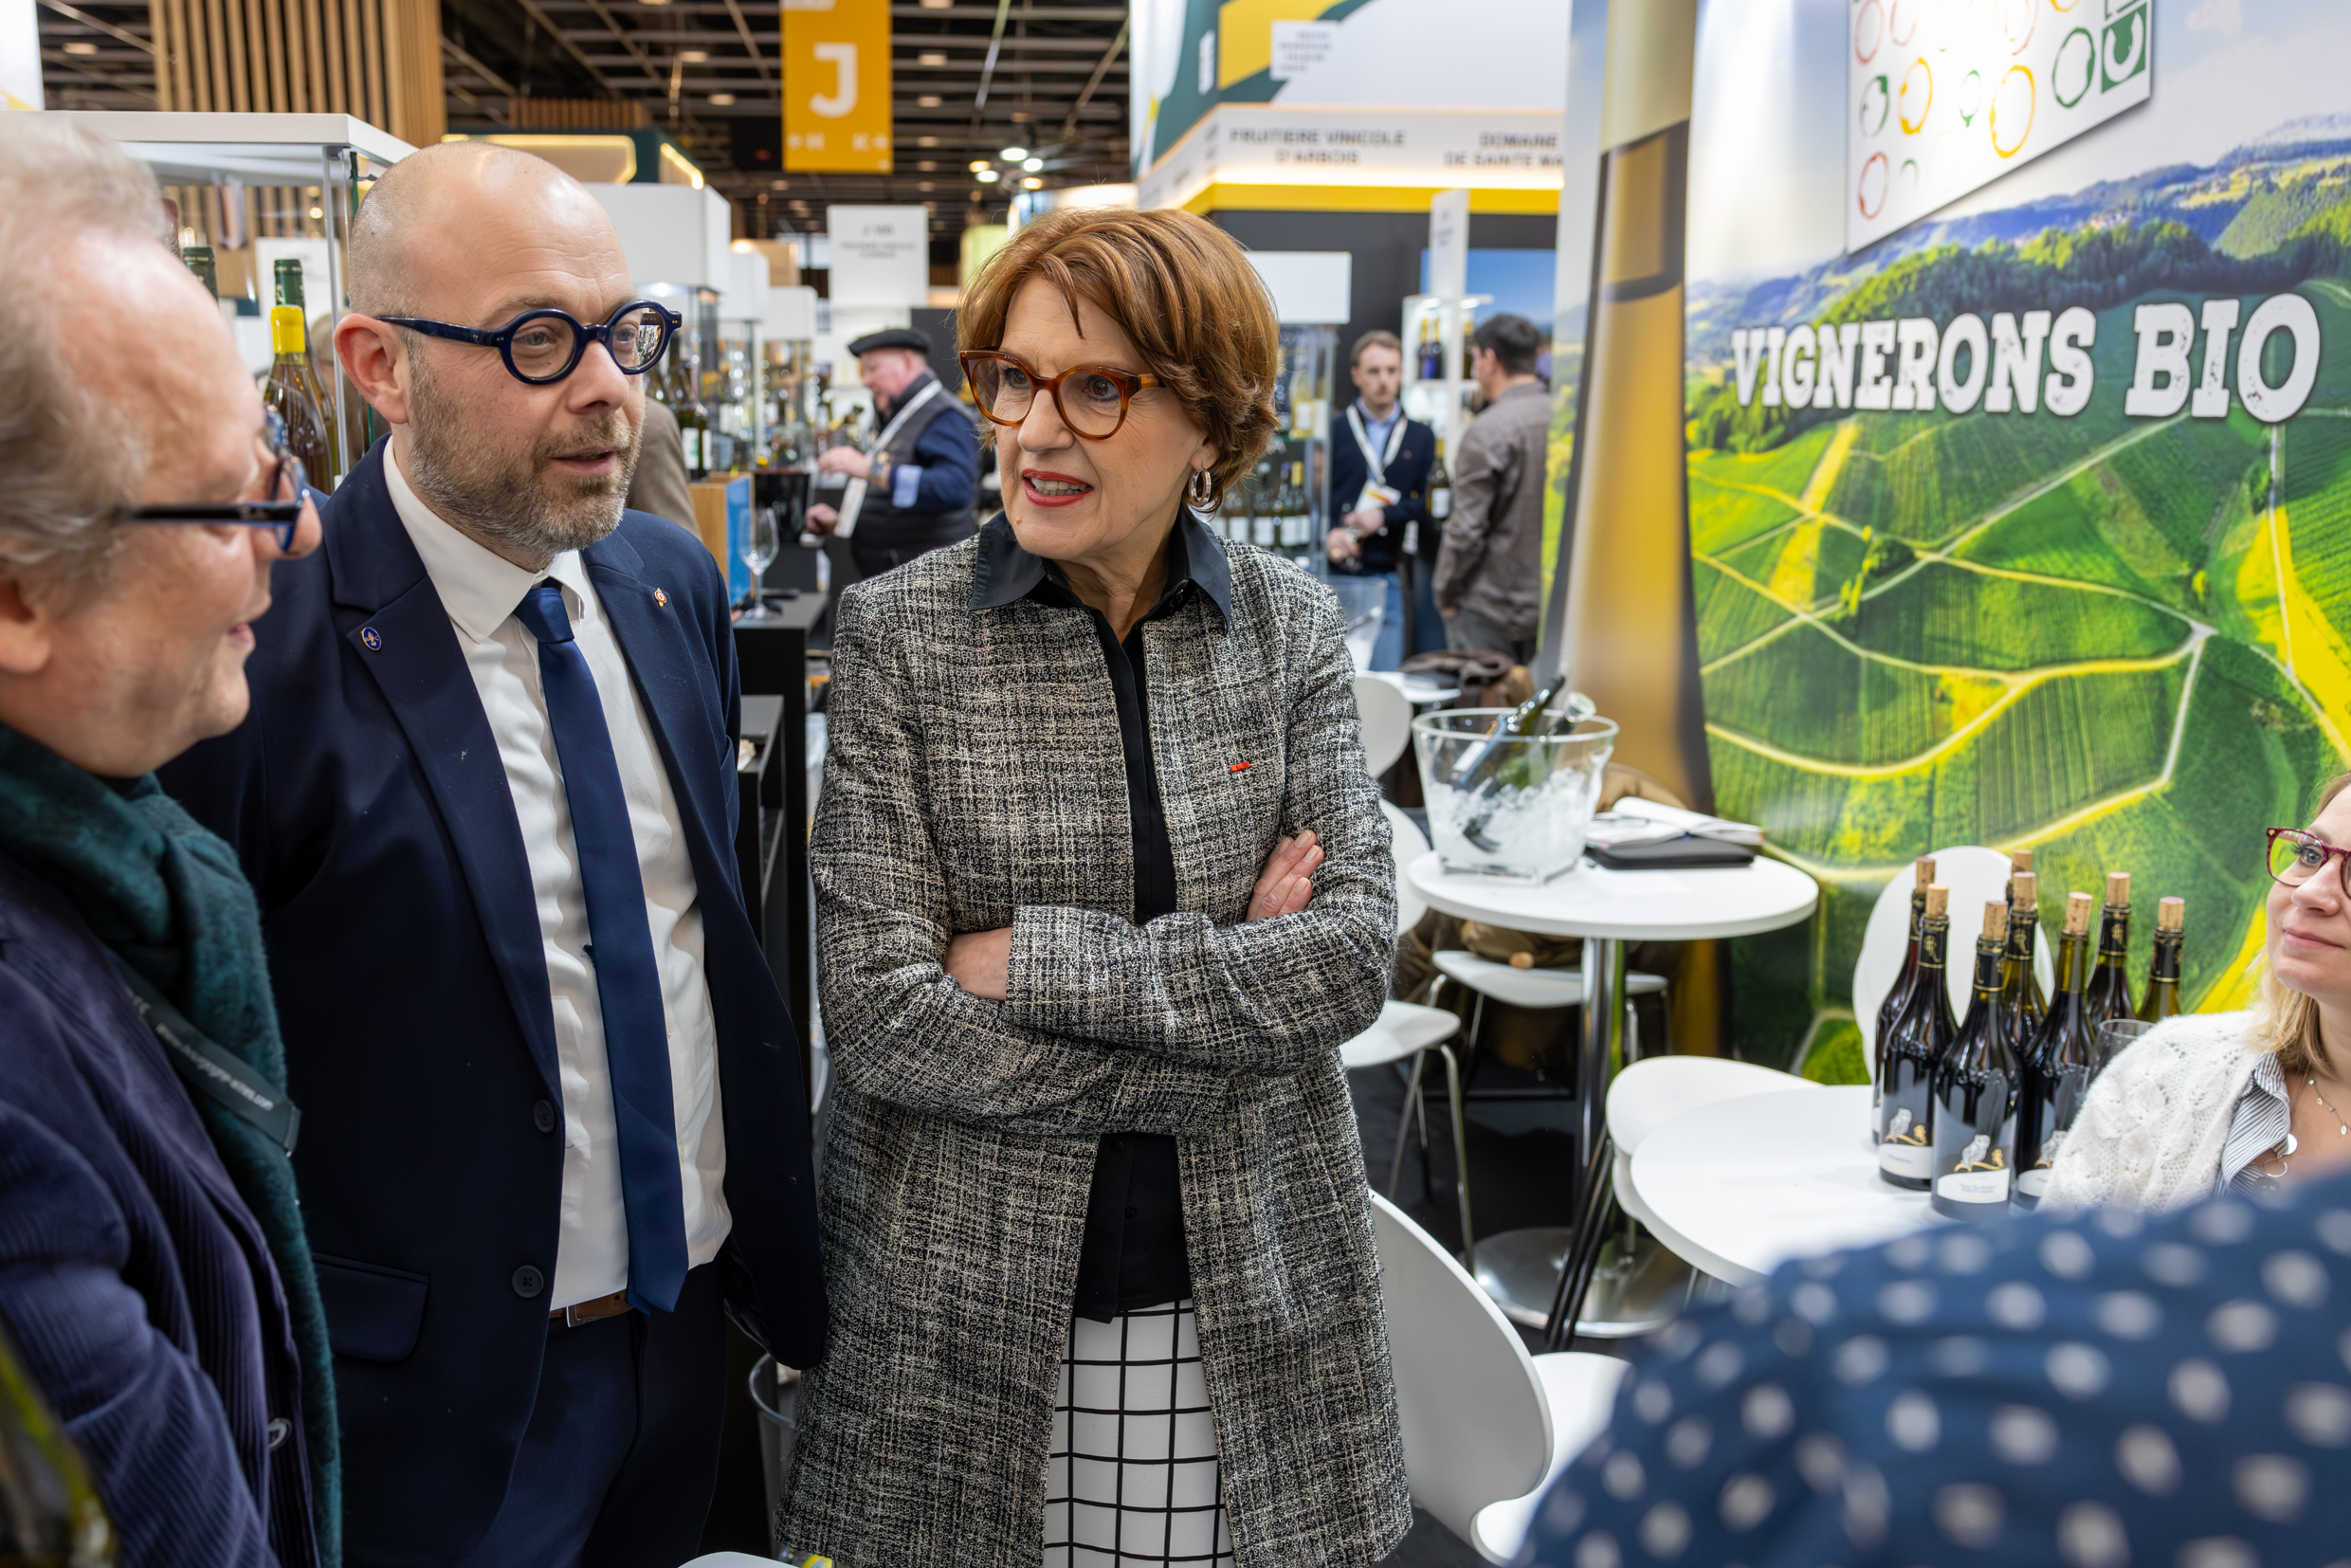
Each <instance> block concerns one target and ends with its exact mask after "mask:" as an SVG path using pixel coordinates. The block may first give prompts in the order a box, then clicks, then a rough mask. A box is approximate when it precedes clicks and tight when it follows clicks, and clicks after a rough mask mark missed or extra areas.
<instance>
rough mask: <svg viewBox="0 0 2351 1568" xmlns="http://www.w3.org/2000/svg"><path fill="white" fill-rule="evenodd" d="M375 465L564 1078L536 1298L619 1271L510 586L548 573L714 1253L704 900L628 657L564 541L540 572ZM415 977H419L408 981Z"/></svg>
mask: <svg viewBox="0 0 2351 1568" xmlns="http://www.w3.org/2000/svg"><path fill="white" fill-rule="evenodd" d="M389 455H390V454H387V456H388V457H389ZM384 480H385V483H386V484H387V485H388V486H389V487H390V489H391V491H392V505H393V506H394V507H395V508H396V509H397V510H398V512H399V514H400V521H401V523H402V525H403V526H405V527H406V528H407V529H408V533H409V538H410V542H412V543H413V544H414V545H415V546H416V553H417V555H418V556H422V557H423V559H424V562H425V572H426V574H428V576H430V577H431V578H432V586H433V588H434V589H435V590H436V591H437V592H438V593H440V595H441V603H442V605H443V606H444V607H445V608H447V611H448V612H449V625H450V627H451V628H452V629H454V630H455V631H456V633H457V644H458V647H461V648H463V649H464V650H465V668H466V670H467V672H468V673H469V674H471V675H472V677H473V684H474V689H475V690H476V691H478V692H480V693H481V696H482V709H483V713H485V714H486V715H487V716H488V717H489V720H490V732H491V734H493V735H495V736H496V737H497V738H498V756H499V760H500V761H501V763H503V764H504V766H505V770H506V787H507V789H508V790H509V791H510V792H511V793H513V795H514V807H515V817H516V819H517V821H518V822H519V824H520V826H521V829H522V848H523V851H524V853H525V854H526V855H527V856H528V857H529V859H530V866H531V890H532V894H533V896H534V898H535V899H536V901H537V903H538V931H539V940H540V943H541V945H542V946H543V947H544V949H545V951H546V956H547V989H548V992H549V995H550V999H551V1000H552V1002H553V1003H554V1010H555V1026H556V1064H557V1066H558V1067H559V1068H560V1070H561V1074H562V1081H563V1212H562V1216H561V1225H560V1229H559V1230H558V1231H557V1232H556V1277H555V1290H554V1293H553V1294H552V1295H551V1296H549V1297H548V1305H549V1306H551V1307H563V1306H570V1305H572V1304H574V1303H575V1302H585V1301H593V1300H595V1299H596V1298H598V1297H601V1296H609V1295H611V1293H612V1292H614V1291H616V1290H620V1289H623V1288H625V1287H626V1286H627V1285H628V1284H629V1220H628V1215H627V1212H626V1210H625V1209H624V1208H623V1206H622V1202H621V1179H620V1142H619V1137H618V1134H617V1132H616V1130H615V1127H614V1122H613V1114H612V1078H611V1069H610V1068H609V1067H608V1066H607V1064H606V1061H605V1055H604V1012H603V1009H602V1006H601V1004H600V1003H599V1001H598V1000H597V996H596V972H595V970H594V969H593V968H592V967H591V965H590V964H589V962H588V960H587V957H586V949H587V947H588V945H589V942H590V940H591V938H590V936H589V932H588V903H587V893H586V888H585V886H584V885H583V884H582V883H581V881H580V871H579V856H578V852H577V850H576V849H575V848H574V845H573V842H572V810H571V804H570V802H569V800H568V799H567V798H566V796H565V795H564V793H563V764H562V759H561V758H560V757H558V756H557V754H556V737H555V730H554V728H553V727H552V726H551V725H550V724H549V723H548V720H547V697H546V693H545V691H544V690H542V689H541V687H540V684H539V673H538V639H537V638H535V637H533V636H532V635H531V634H530V632H528V631H527V630H525V629H523V626H522V623H521V622H519V621H518V620H517V619H515V613H514V612H515V607H516V606H518V605H519V604H520V603H521V602H522V596H523V594H525V593H528V592H530V590H531V589H532V588H533V587H535V586H537V585H538V583H539V582H540V581H542V580H544V579H546V578H553V579H554V580H555V581H556V583H558V584H560V585H561V587H562V589H563V602H564V607H565V608H566V609H567V610H568V611H570V612H571V616H572V635H573V637H574V640H575V641H576V642H577V643H578V645H579V650H580V653H581V655H582V656H583V657H585V658H586V660H587V661H588V669H589V672H590V673H591V674H592V675H593V676H594V677H595V682H596V692H597V695H598V696H599V697H601V698H602V699H603V702H604V722H605V727H606V728H607V729H609V730H611V736H612V756H613V758H614V760H615V761H616V762H618V763H619V765H620V783H621V793H623V794H624V795H625V796H626V797H627V799H628V802H629V826H630V828H631V829H632V830H634V831H635V835H636V841H637V866H638V871H639V874H640V875H642V876H643V878H644V880H645V917H646V921H647V924H648V925H649V926H650V927H651V928H652V935H653V957H654V961H655V963H656V964H657V965H658V967H659V968H660V971H661V984H662V1012H663V1014H664V1016H665V1020H666V1022H667V1024H668V1029H669V1098H670V1104H671V1106H672V1108H673V1109H674V1111H675V1113H676V1117H677V1133H678V1167H679V1175H680V1176H681V1178H682V1183H683V1188H684V1197H685V1244H686V1259H687V1261H688V1263H689V1264H692V1265H701V1264H705V1263H708V1262H709V1261H710V1260H711V1259H712V1258H714V1257H716V1256H718V1253H719V1247H720V1243H722V1242H724V1241H725V1240H726V1234H727V1231H728V1229H729V1227H730V1225H731V1223H732V1221H731V1219H730V1217H729V1215H728V1213H727V1208H726V1195H725V1193H724V1191H723V1190H722V1186H721V1184H722V1182H723V1180H724V1178H725V1175H726V1144H725V1138H724V1133H723V1125H722V1120H721V1118H720V1114H719V1066H718V1034H717V1030H716V1027H715V1025H714V1024H713V1022H712V1018H711V1012H710V992H709V989H708V987H707V985H706V984H705V983H704V981H703V978H702V907H701V905H700V903H698V902H697V895H696V891H695V885H694V867H693V865H692V863H691V862H690V860H689V859H688V857H687V853H686V847H685V834H684V830H683V826H682V824H681V821H680V818H679V815H678V802H677V797H676V795H675V794H674V793H672V791H671V789H670V785H669V774H668V770H667V769H665V767H664V766H663V765H662V759H661V751H660V748H659V747H658V746H657V745H656V744H655V742H654V739H653V730H652V726H651V724H650V722H649V721H648V720H647V718H646V715H645V708H644V705H643V702H642V700H641V699H640V697H639V696H638V693H637V687H636V684H635V683H634V682H633V681H631V680H630V679H629V665H628V662H627V661H626V660H625V659H623V658H622V656H621V650H620V645H619V643H617V642H616V641H615V640H614V639H613V636H612V628H611V623H610V622H608V621H607V620H606V619H605V618H604V609H603V606H602V605H601V604H600V603H599V602H598V600H597V598H596V591H595V588H594V586H593V585H592V584H591V583H590V581H589V580H588V571H587V568H586V566H585V565H584V564H583V563H582V562H581V560H580V558H579V553H578V552H577V551H567V552H565V553H564V554H563V555H560V556H556V558H555V561H554V562H553V564H551V565H550V566H549V567H548V569H547V570H546V572H545V573H543V574H541V573H533V572H526V571H524V570H523V569H522V568H521V567H519V566H517V565H515V564H514V563H513V562H512V561H509V560H507V559H506V558H505V557H504V556H500V555H497V554H496V553H494V552H492V551H490V550H487V549H485V548H483V546H482V545H480V544H477V543H476V542H474V541H473V540H472V539H470V538H466V537H465V535H464V534H461V533H459V532H458V531H457V530H456V529H455V528H452V527H451V526H449V524H447V522H444V521H443V520H441V518H440V517H439V516H438V515H437V514H436V513H435V512H434V511H433V510H432V508H431V507H429V506H428V505H426V504H425V502H424V501H421V500H419V499H418V497H417V495H416V492H415V491H414V490H413V489H411V488H410V485H409V482H408V476H407V475H406V474H403V473H402V472H401V471H400V465H399V464H398V463H397V462H395V461H388V462H386V463H385V465H384ZM426 978H427V977H426V976H421V975H420V976H418V979H419V981H420V983H421V982H423V981H424V980H425V979H426Z"/></svg>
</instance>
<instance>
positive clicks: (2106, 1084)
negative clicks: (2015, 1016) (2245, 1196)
mask: <svg viewBox="0 0 2351 1568" xmlns="http://www.w3.org/2000/svg"><path fill="white" fill-rule="evenodd" d="M2251 1038H2252V1014H2251V1013H2249V1012H2194V1013H2187V1014H2183V1015H2182V1016H2180V1017H2177V1018H2171V1019H2167V1020H2165V1021H2164V1023H2163V1024H2162V1025H2161V1026H2160V1027H2159V1028H2156V1029H2153V1030H2148V1031H2147V1032H2146V1033H2145V1034H2143V1035H2141V1037H2140V1038H2139V1039H2138V1040H2136V1041H2135V1042H2133V1043H2132V1044H2131V1045H2130V1046H2129V1047H2128V1048H2126V1049H2124V1050H2123V1053H2122V1054H2121V1055H2119V1056H2117V1057H2116V1058H2115V1059H2114V1060H2113V1061H2112V1062H2110V1063H2108V1064H2107V1065H2106V1070H2105V1071H2104V1072H2102V1073H2100V1074H2099V1075H2098V1079H2097V1082H2095V1083H2093V1084H2092V1085H2090V1088H2089V1095H2088V1097H2087V1099H2085V1100H2084V1101H2083V1103H2082V1107H2081V1109H2080V1111H2079V1112H2078V1113H2077V1114H2076V1115H2075V1117H2074V1119H2073V1130H2072V1131H2071V1132H2070V1133H2069V1134H2068V1135H2067V1137H2066V1143H2065V1147H2064V1149H2063V1150H2062V1151H2060V1152H2059V1154H2058V1156H2057V1161H2056V1164H2055V1166H2054V1167H2053V1168H2052V1169H2051V1170H2050V1182H2049V1192H2048V1194H2047V1195H2046V1196H2045V1197H2044V1199H2043V1202H2044V1204H2045V1205H2047V1206H2049V1207H2051V1208H2059V1209H2080V1208H2087V1207H2088V1206H2090V1205H2093V1204H2104V1203H2119V1204H2123V1205H2126V1206H2128V1207H2131V1208H2135V1209H2147V1210H2161V1209H2175V1208H2178V1207H2179V1206H2180V1205H2182V1204H2186V1203H2194V1202H2196V1200H2197V1199H2199V1198H2206V1197H2210V1196H2211V1195H2212V1194H2213V1193H2214V1190H2215V1189H2216V1188H2217V1187H2218V1186H2219V1185H2220V1155H2221V1149H2222V1146H2223V1145H2224V1144H2226V1143H2227V1142H2228V1139H2229V1125H2230V1122H2231V1121H2233V1119H2234V1116H2235V1114H2236V1103H2237V1102H2238V1100H2240V1099H2241V1098H2243V1096H2244V1094H2245V1085H2246V1082H2247V1080H2249V1079H2251V1077H2252V1074H2253V1066H2254V1064H2255V1063H2256V1062H2257V1061H2259V1060H2260V1054H2261V1053H2260V1052H2259V1051H2258V1050H2257V1049H2255V1048H2254V1047H2253V1045H2252V1043H2251Z"/></svg>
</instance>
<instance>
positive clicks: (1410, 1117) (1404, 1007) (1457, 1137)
mask: <svg viewBox="0 0 2351 1568" xmlns="http://www.w3.org/2000/svg"><path fill="white" fill-rule="evenodd" d="M1374 684H1380V683H1376V682H1375V683H1374ZM1379 809H1380V811H1381V812H1382V813H1383V814H1384V815H1385V816H1386V817H1387V818H1388V827H1389V832H1390V836H1389V853H1390V854H1392V855H1393V856H1394V859H1395V867H1396V934H1397V935H1398V936H1402V935H1403V934H1404V933H1405V932H1407V931H1410V930H1411V929H1412V927H1413V926H1415V925H1418V924H1419V923H1420V917H1421V916H1422V915H1423V914H1424V913H1425V912H1426V911H1427V907H1428V906H1427V905H1426V904H1423V903H1421V902H1420V900H1419V899H1417V898H1414V897H1412V893H1411V891H1410V888H1409V885H1408V884H1406V882H1405V880H1404V867H1405V866H1409V865H1411V864H1412V861H1414V860H1415V859H1417V858H1418V857H1420V856H1422V855H1425V854H1427V853H1428V852H1429V841H1428V840H1427V839H1425V838H1423V837H1422V836H1421V832H1420V829H1419V828H1418V827H1417V826H1416V825H1415V824H1414V823H1413V821H1412V818H1411V817H1409V816H1406V815H1405V814H1404V812H1403V811H1401V810H1400V809H1398V808H1397V807H1395V806H1394V805H1391V804H1390V803H1389V802H1387V801H1385V800H1383V801H1381V802H1380V803H1379ZM1460 1028H1461V1020H1460V1019H1458V1018H1456V1017H1454V1016H1453V1014H1452V1013H1450V1012H1447V1011H1446V1010H1445V1009H1443V1008H1439V1007H1422V1006H1421V1005H1419V1004H1418V1003H1417V1002H1396V1001H1391V1002H1389V1003H1387V1004H1386V1005H1385V1006H1383V1007H1382V1008H1381V1009H1380V1010H1379V1019H1378V1021H1377V1022H1376V1023H1375V1024H1373V1025H1372V1027H1371V1028H1370V1029H1367V1030H1364V1031H1363V1032H1362V1033H1360V1034H1358V1035H1357V1036H1356V1037H1355V1038H1354V1039H1352V1040H1350V1041H1348V1042H1347V1043H1346V1044H1345V1045H1343V1046H1340V1048H1339V1060H1340V1066H1342V1067H1346V1068H1347V1069H1348V1070H1349V1071H1350V1072H1352V1071H1354V1070H1356V1069H1357V1068H1358V1067H1386V1066H1388V1065H1389V1064H1390V1063H1392V1062H1401V1061H1403V1060H1404V1059H1405V1058H1406V1057H1408V1056H1409V1057H1411V1058H1412V1086H1411V1088H1410V1089H1408V1090H1407V1091H1406V1093H1405V1096H1404V1115H1403V1116H1402V1117H1401V1118H1400V1119H1399V1120H1398V1121H1397V1122H1396V1148H1395V1158H1394V1160H1393V1161H1392V1162H1391V1163H1390V1165H1389V1167H1388V1190H1389V1191H1390V1192H1394V1191H1395V1188H1396V1184H1397V1183H1398V1182H1399V1181H1401V1180H1403V1179H1404V1147H1405V1137H1406V1135H1407V1134H1408V1133H1409V1132H1411V1131H1412V1126H1413V1123H1414V1121H1415V1119H1416V1113H1417V1112H1418V1111H1419V1109H1420V1076H1421V1072H1422V1070H1423V1069H1424V1068H1425V1067H1427V1065H1428V1054H1427V1053H1428V1052H1429V1051H1431V1050H1435V1051H1437V1052H1438V1053H1440V1054H1441V1055H1443V1056H1444V1058H1445V1081H1446V1085H1447V1086H1448V1087H1449V1089H1450V1090H1451V1092H1452V1103H1453V1169H1454V1171H1455V1172H1457V1173H1463V1176H1460V1177H1457V1179H1456V1180H1455V1181H1454V1183H1453V1185H1454V1188H1455V1189H1456V1191H1457V1192H1458V1193H1459V1194H1460V1197H1461V1239H1462V1246H1463V1247H1464V1248H1465V1249H1474V1248H1475V1246H1476V1238H1475V1237H1474V1236H1473V1235H1472V1234H1471V1232H1470V1229H1469V1184H1468V1182H1467V1179H1466V1173H1467V1171H1468V1169H1469V1146H1468V1140H1467V1129H1466V1128H1465V1126H1464V1125H1463V1122H1462V1110H1461V1063H1460V1061H1459V1060H1458V1059H1457V1058H1456V1057H1455V1056H1454V1055H1453V1051H1452V1048H1451V1047H1449V1046H1448V1045H1446V1044H1445V1042H1446V1041H1448V1040H1449V1039H1451V1038H1452V1037H1453V1034H1454V1032H1455V1031H1456V1030H1459V1029H1460ZM1420 1146H1421V1158H1423V1159H1424V1160H1425V1159H1426V1158H1428V1148H1429V1129H1428V1126H1427V1125H1426V1123H1423V1124H1422V1125H1421V1127H1420Z"/></svg>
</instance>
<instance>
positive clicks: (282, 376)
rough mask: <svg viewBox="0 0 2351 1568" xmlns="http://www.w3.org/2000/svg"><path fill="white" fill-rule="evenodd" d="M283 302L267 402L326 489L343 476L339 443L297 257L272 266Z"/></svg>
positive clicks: (275, 311)
mask: <svg viewBox="0 0 2351 1568" xmlns="http://www.w3.org/2000/svg"><path fill="white" fill-rule="evenodd" d="M273 270H274V272H275V277H276V284H277V291H278V302H277V304H276V305H274V306H273V307H271V309H270V312H269V349H270V353H271V354H272V355H273V356H274V357H273V358H271V360H270V361H269V378H268V379H267V380H266V381H264V382H263V383H262V402H263V404H264V406H266V407H267V408H268V409H270V410H272V411H273V412H275V413H276V414H277V416H278V418H279V419H280V420H282V422H283V423H284V425H285V449H286V450H287V451H289V452H291V453H293V454H294V455H295V456H296V457H298V458H300V459H301V461H302V468H303V470H304V472H305V473H307V475H308V476H309V479H310V483H313V484H315V485H317V486H318V487H319V489H321V490H332V489H333V488H335V481H336V480H337V478H338V477H339V476H338V475H337V471H336V467H335V447H334V443H333V441H332V439H331V438H330V437H329V435H328V433H327V428H326V417H325V415H323V414H322V413H320V412H319V410H321V409H323V408H325V407H326V400H325V399H324V398H323V397H321V396H320V395H319V383H318V380H317V379H316V378H315V377H314V376H312V375H311V374H310V323H309V319H308V318H307V317H306V316H304V314H303V310H304V305H303V301H302V264H301V262H300V261H299V260H296V259H294V258H291V257H289V258H287V259H286V260H284V261H282V262H279V263H278V264H277V265H276V267H275V268H274V269H273Z"/></svg>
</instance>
